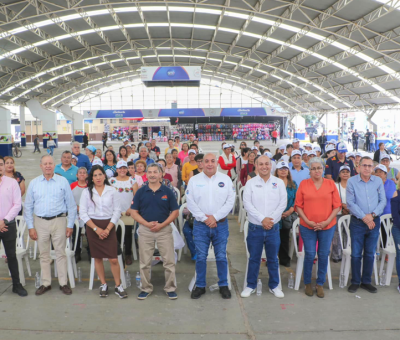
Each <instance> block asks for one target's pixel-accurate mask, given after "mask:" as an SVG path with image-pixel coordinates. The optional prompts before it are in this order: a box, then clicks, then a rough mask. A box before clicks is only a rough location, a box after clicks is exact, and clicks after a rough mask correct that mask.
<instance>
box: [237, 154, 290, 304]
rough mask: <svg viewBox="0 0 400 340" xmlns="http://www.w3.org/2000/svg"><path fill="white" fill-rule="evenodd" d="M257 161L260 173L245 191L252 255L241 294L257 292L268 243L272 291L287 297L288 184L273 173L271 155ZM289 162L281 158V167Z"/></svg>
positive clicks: (248, 236) (246, 295)
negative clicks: (283, 283) (283, 231)
mask: <svg viewBox="0 0 400 340" xmlns="http://www.w3.org/2000/svg"><path fill="white" fill-rule="evenodd" d="M256 162H257V169H258V175H257V176H256V177H254V178H252V179H251V180H249V181H248V182H247V183H246V186H245V189H244V193H243V205H244V208H245V209H246V211H247V216H248V220H249V230H248V234H247V239H246V242H247V249H248V251H249V253H250V258H249V264H248V272H247V287H246V288H245V289H244V290H243V292H242V294H241V296H242V297H249V296H250V295H251V294H253V293H254V292H255V289H256V287H257V279H258V273H259V271H260V262H261V255H262V252H263V248H264V246H265V252H266V255H267V266H268V274H269V282H268V286H269V291H270V293H272V294H274V295H275V296H276V297H278V298H283V297H284V294H283V292H282V291H281V290H280V289H279V261H278V251H279V246H280V236H279V221H280V220H281V217H282V213H283V212H284V210H285V208H286V205H287V193H286V186H285V183H284V182H283V181H282V180H281V179H279V178H277V177H275V176H272V175H271V160H270V159H269V158H268V157H267V156H261V157H259V158H258V159H257V160H256ZM288 166H289V165H288V164H287V163H286V162H281V161H279V162H278V164H277V168H280V167H288Z"/></svg>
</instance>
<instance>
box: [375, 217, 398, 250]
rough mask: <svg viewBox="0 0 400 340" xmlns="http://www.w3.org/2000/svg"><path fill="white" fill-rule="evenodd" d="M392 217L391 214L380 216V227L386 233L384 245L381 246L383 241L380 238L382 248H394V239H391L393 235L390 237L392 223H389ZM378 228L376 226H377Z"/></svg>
mask: <svg viewBox="0 0 400 340" xmlns="http://www.w3.org/2000/svg"><path fill="white" fill-rule="evenodd" d="M391 218H392V215H391V214H385V215H382V216H381V225H382V226H383V228H384V229H385V232H386V236H387V237H386V244H383V243H382V242H383V239H382V237H381V245H382V248H384V249H385V248H389V247H395V244H394V239H393V235H392V226H393V223H392V222H391V220H390V219H391ZM377 227H378V226H377Z"/></svg>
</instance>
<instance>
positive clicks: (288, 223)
mask: <svg viewBox="0 0 400 340" xmlns="http://www.w3.org/2000/svg"><path fill="white" fill-rule="evenodd" d="M296 219H297V213H296V212H294V211H293V212H292V213H291V214H290V215H289V216H287V217H285V218H282V229H285V230H290V229H292V226H293V223H294V221H296Z"/></svg>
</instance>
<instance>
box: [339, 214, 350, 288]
mask: <svg viewBox="0 0 400 340" xmlns="http://www.w3.org/2000/svg"><path fill="white" fill-rule="evenodd" d="M350 218H351V216H350V215H345V216H342V217H341V218H339V221H338V232H339V240H340V244H341V246H342V264H341V265H340V274H344V285H345V286H347V282H348V280H349V275H350V267H351V239H350ZM343 230H344V232H345V233H346V235H347V241H346V244H344V241H343V234H342V232H343Z"/></svg>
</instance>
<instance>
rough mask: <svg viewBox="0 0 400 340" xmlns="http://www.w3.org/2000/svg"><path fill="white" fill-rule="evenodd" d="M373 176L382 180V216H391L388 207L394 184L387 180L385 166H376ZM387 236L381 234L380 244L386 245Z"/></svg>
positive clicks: (390, 210) (393, 191)
mask: <svg viewBox="0 0 400 340" xmlns="http://www.w3.org/2000/svg"><path fill="white" fill-rule="evenodd" d="M374 171H375V176H378V177H380V178H381V179H382V182H383V187H384V188H385V195H386V206H385V208H384V209H383V212H382V215H386V214H391V213H392V209H391V206H390V200H391V199H392V197H393V194H394V193H395V191H396V183H395V182H393V181H391V180H390V179H389V178H388V170H387V168H386V166H385V165H383V164H378V165H377V166H376V167H375V169H374ZM386 240H387V235H386V232H384V233H382V243H383V244H386Z"/></svg>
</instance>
